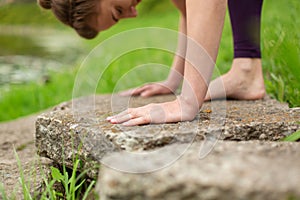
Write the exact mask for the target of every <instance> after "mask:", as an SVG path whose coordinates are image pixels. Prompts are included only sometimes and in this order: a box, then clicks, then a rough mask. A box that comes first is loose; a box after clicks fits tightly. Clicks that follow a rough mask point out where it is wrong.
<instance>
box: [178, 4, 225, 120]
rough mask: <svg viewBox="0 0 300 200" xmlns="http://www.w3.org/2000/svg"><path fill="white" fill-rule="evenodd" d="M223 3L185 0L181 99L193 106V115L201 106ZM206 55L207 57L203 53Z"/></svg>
mask: <svg viewBox="0 0 300 200" xmlns="http://www.w3.org/2000/svg"><path fill="white" fill-rule="evenodd" d="M226 6H227V0H210V1H207V0H188V1H186V10H187V37H188V42H187V54H186V62H185V70H184V83H183V88H182V93H181V95H180V97H181V99H182V100H183V101H185V102H186V103H187V104H189V105H193V108H190V109H192V110H193V111H191V112H192V113H193V115H196V113H197V112H198V110H199V108H200V107H201V106H202V103H203V101H204V97H205V95H206V92H207V88H208V84H209V82H210V79H211V75H212V72H213V69H214V63H215V61H216V58H217V54H218V49H219V44H220V39H221V35H222V30H223V25H224V17H225V13H226ZM206 53H207V54H206Z"/></svg>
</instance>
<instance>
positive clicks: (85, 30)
mask: <svg viewBox="0 0 300 200" xmlns="http://www.w3.org/2000/svg"><path fill="white" fill-rule="evenodd" d="M140 1H141V0H38V2H39V4H40V6H41V7H43V8H45V9H51V10H52V12H53V13H54V15H55V16H56V17H57V18H58V19H59V20H60V21H61V22H62V23H64V24H66V25H69V26H71V27H72V28H74V29H75V30H76V32H77V33H78V34H79V35H80V36H82V37H84V38H87V39H92V38H94V37H96V36H97V34H98V32H99V31H102V30H106V29H108V28H110V27H111V26H113V25H114V24H116V23H117V22H118V21H119V20H121V19H124V18H129V17H136V16H137V11H136V9H135V7H136V5H137V4H138V3H139V2H140Z"/></svg>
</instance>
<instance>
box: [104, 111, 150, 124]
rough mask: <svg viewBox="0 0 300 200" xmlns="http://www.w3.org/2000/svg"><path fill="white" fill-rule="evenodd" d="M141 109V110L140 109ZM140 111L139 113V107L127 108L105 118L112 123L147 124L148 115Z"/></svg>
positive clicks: (148, 121)
mask: <svg viewBox="0 0 300 200" xmlns="http://www.w3.org/2000/svg"><path fill="white" fill-rule="evenodd" d="M141 111H142V110H141ZM147 116H148V115H147V114H145V113H143V112H141V113H139V108H135V109H128V110H126V111H123V112H121V113H119V114H117V115H115V116H112V117H108V118H107V119H106V120H107V121H109V122H110V123H112V124H122V125H124V126H135V125H141V124H149V123H150V122H151V119H150V117H147Z"/></svg>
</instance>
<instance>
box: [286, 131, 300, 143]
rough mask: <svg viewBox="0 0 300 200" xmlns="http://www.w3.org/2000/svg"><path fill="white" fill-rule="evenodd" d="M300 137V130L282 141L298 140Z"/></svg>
mask: <svg viewBox="0 0 300 200" xmlns="http://www.w3.org/2000/svg"><path fill="white" fill-rule="evenodd" d="M299 139H300V130H299V131H297V132H295V133H293V134H291V135H289V136H287V137H285V138H284V139H283V140H282V141H285V142H295V141H297V140H299Z"/></svg>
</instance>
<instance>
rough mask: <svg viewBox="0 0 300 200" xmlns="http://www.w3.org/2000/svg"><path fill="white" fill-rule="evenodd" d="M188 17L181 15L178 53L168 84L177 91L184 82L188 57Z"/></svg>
mask: <svg viewBox="0 0 300 200" xmlns="http://www.w3.org/2000/svg"><path fill="white" fill-rule="evenodd" d="M186 42H187V41H186V16H184V15H183V14H181V16H180V20H179V34H178V43H177V52H176V55H175V56H174V60H173V64H172V68H171V70H170V73H169V76H168V79H167V80H166V83H167V84H168V85H169V86H170V87H171V88H172V89H173V90H176V89H177V88H178V87H179V85H180V83H181V82H182V79H183V75H184V64H185V55H186V45H187V44H186Z"/></svg>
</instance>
